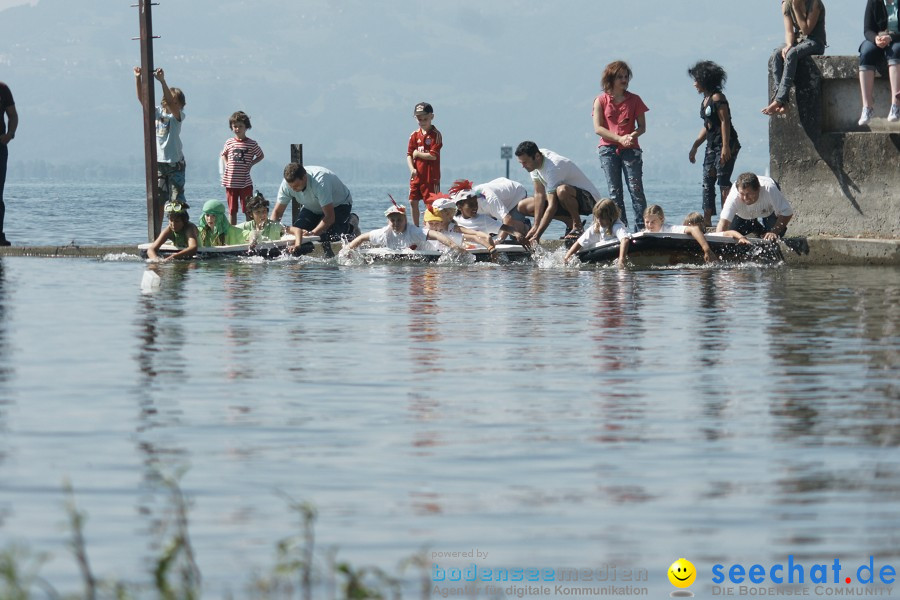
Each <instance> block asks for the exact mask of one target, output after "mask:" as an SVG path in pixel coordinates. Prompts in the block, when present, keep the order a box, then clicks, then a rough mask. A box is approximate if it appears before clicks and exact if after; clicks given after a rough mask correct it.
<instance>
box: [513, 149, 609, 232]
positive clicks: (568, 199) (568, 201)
mask: <svg viewBox="0 0 900 600" xmlns="http://www.w3.org/2000/svg"><path fill="white" fill-rule="evenodd" d="M516 158H517V159H519V164H520V165H522V168H523V169H525V170H526V171H528V172H529V173H531V180H532V182H533V183H534V198H526V199H525V200H522V201H521V202H520V203H519V211H520V212H521V213H522V214H524V215H528V216H530V217H534V225H533V226H532V227H531V229H530V230H529V231H528V233H527V234H526V235H525V238H526V239H527V240H528V241H529V242H540V241H541V235H543V233H544V231H546V230H547V227H549V226H550V221H552V220H553V219H557V220H559V221H562V222H563V223H565V225H566V227H567V228H568V230H567V231H566V235H565V239H572V240H575V239H578V237H579V236H581V234H582V233H583V230H584V228H583V227H582V223H581V215H590V214H592V211H593V210H594V204H596V203H597V200H598V199H599V198H600V192H599V191H597V188H596V187H595V186H594V184H593V183H591V180H590V179H588V178H587V176H586V175H585V174H584V173H583V172H582V171H581V169H579V168H578V167H577V166H576V165H575V163H573V162H572V161H571V160H569V159H568V158H566V157H565V156H560V155H559V154H557V153H556V152H553V151H552V150H546V149H544V148H538V146H537V144H535V143H534V142H522V143H521V144H519V146H518V147H517V148H516Z"/></svg>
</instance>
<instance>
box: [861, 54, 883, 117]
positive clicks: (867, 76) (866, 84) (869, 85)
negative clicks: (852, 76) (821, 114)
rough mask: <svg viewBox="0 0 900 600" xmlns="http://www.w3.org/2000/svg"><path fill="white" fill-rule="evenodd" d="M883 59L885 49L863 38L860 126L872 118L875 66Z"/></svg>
mask: <svg viewBox="0 0 900 600" xmlns="http://www.w3.org/2000/svg"><path fill="white" fill-rule="evenodd" d="M883 59H884V51H883V50H882V49H881V48H879V47H878V46H876V45H875V44H873V43H872V42H870V41H869V40H863V43H862V44H860V45H859V92H860V96H861V97H862V114H861V115H860V117H859V125H860V126H862V125H866V124H867V123H868V122H869V121H870V120H871V119H872V114H873V112H874V106H875V99H874V89H875V67H876V66H877V65H878V63H879V62H880V61H882V60H883Z"/></svg>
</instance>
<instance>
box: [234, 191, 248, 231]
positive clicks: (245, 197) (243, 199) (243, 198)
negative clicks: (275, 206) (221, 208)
mask: <svg viewBox="0 0 900 600" xmlns="http://www.w3.org/2000/svg"><path fill="white" fill-rule="evenodd" d="M252 195H253V186H252V185H248V186H247V187H245V188H243V189H242V190H241V214H242V215H244V220H245V221H247V220H250V219H252V217H251V216H250V215H248V214H247V200H249V199H250V196H252ZM232 225H234V223H232Z"/></svg>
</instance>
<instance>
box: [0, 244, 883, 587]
mask: <svg viewBox="0 0 900 600" xmlns="http://www.w3.org/2000/svg"><path fill="white" fill-rule="evenodd" d="M558 259H559V257H558V256H555V257H549V258H547V259H545V260H543V261H542V262H541V264H540V265H538V266H535V265H509V266H505V267H502V266H494V265H453V264H449V265H444V264H439V265H430V266H426V265H371V266H367V265H350V266H346V265H337V264H335V263H333V262H322V261H318V260H314V259H309V258H304V259H298V260H295V259H290V260H286V261H274V262H269V263H262V262H243V263H237V262H224V261H223V262H218V263H215V262H211V263H199V262H198V263H192V264H179V265H162V266H160V267H159V268H158V273H159V275H160V277H161V287H160V288H159V290H158V291H156V292H155V293H151V294H142V292H141V289H140V282H141V278H142V275H143V273H144V271H145V270H146V268H147V267H146V265H144V264H143V263H142V262H139V261H137V260H128V259H125V258H123V257H108V259H107V260H103V261H100V260H97V261H94V260H81V259H72V260H61V259H56V260H53V259H28V258H17V259H13V258H8V259H3V260H2V262H0V549H2V548H5V547H8V546H9V545H10V544H12V543H18V544H20V545H25V546H27V547H28V548H30V549H31V550H32V551H33V552H40V551H47V552H50V553H52V558H51V559H50V560H49V561H48V562H47V563H46V564H45V565H44V567H43V568H42V570H41V573H42V574H43V575H44V576H45V577H46V578H47V579H48V580H50V581H51V582H53V583H54V585H56V586H57V587H59V588H60V589H63V590H75V589H77V588H78V585H79V583H78V582H79V579H78V574H77V568H76V566H75V562H74V560H73V559H72V558H71V556H70V555H69V553H68V552H67V550H66V543H67V540H68V535H69V534H68V532H67V530H66V527H65V519H66V517H65V511H64V508H63V506H64V501H65V495H64V493H63V491H62V488H63V482H64V481H66V480H68V481H70V482H71V484H72V486H73V487H74V489H75V496H76V501H77V503H78V505H79V507H80V508H81V509H83V510H84V511H86V512H87V514H88V515H89V518H88V521H87V524H86V528H85V533H86V536H87V544H88V551H89V553H90V558H91V562H92V566H93V568H94V571H95V572H96V573H97V574H98V575H100V576H102V577H108V578H113V577H115V578H119V579H122V580H126V581H135V582H146V581H147V580H148V579H149V574H148V569H149V568H150V564H149V562H148V561H149V559H150V558H151V557H153V556H156V555H157V554H158V552H159V545H160V543H161V542H162V535H161V534H160V532H159V529H160V524H161V523H164V522H165V521H166V520H167V518H168V506H169V505H168V502H167V497H166V494H165V491H164V490H163V489H162V487H161V485H160V484H159V481H158V474H160V473H161V474H163V475H168V476H172V475H175V474H177V473H179V472H184V474H183V476H182V478H181V488H182V490H183V491H184V493H185V494H186V496H187V497H188V498H189V499H190V502H191V506H190V515H189V516H190V532H191V539H192V542H193V546H194V550H195V552H196V555H197V560H198V563H199V566H200V569H201V571H202V573H203V577H204V590H205V592H206V593H205V597H210V598H218V597H223V596H224V595H226V594H227V593H232V594H234V595H235V596H236V597H247V596H249V594H248V592H247V590H246V586H247V584H248V583H249V581H250V579H251V578H252V576H253V574H254V573H255V572H257V573H267V572H268V571H269V570H270V569H271V567H272V566H273V565H274V562H275V546H276V543H277V542H278V541H279V540H281V539H282V538H284V537H286V536H289V535H294V534H297V533H299V531H300V527H299V517H298V516H297V514H296V513H294V512H292V511H291V510H290V508H289V506H288V502H287V501H286V500H285V497H284V496H285V495H286V496H289V497H290V498H293V499H294V500H297V501H308V502H311V503H313V504H314V505H315V506H316V507H317V509H318V521H317V523H316V543H317V548H318V549H319V552H317V570H318V572H319V573H324V572H327V568H326V562H327V555H328V552H329V551H335V552H337V558H338V560H347V561H349V562H350V563H352V564H353V565H354V566H355V567H361V566H368V565H374V566H379V567H381V568H383V569H386V570H388V571H389V572H391V573H395V574H399V573H400V571H399V569H398V566H397V565H398V563H399V562H400V561H401V560H403V559H404V558H407V557H409V556H410V555H413V554H415V553H417V552H420V551H421V550H422V549H423V548H427V551H428V552H431V551H469V550H471V549H478V550H479V551H482V552H487V553H488V557H487V558H481V559H477V558H476V559H471V560H459V561H456V562H455V563H454V561H448V560H437V559H436V561H435V562H438V563H440V564H441V565H448V566H449V565H450V564H457V565H459V564H462V565H463V566H467V565H468V564H470V563H471V562H476V563H477V564H478V565H479V568H497V567H508V568H523V567H538V568H582V567H585V568H587V567H590V568H597V567H601V566H604V565H617V566H618V567H620V568H625V567H629V568H635V569H638V568H643V569H647V571H648V573H649V581H648V582H646V583H644V584H643V585H645V586H646V587H648V588H649V590H650V595H652V596H654V597H665V596H666V595H667V594H668V593H669V591H671V590H672V589H673V588H672V587H671V585H670V584H669V583H668V580H667V578H666V575H665V572H666V569H667V568H668V566H669V565H670V564H671V563H672V561H674V560H675V559H676V558H678V557H680V556H685V557H687V558H689V559H690V560H692V561H693V562H694V564H695V565H696V566H697V568H698V570H699V576H698V580H697V583H696V584H694V586H693V589H694V591H695V592H697V593H698V595H706V596H708V595H709V593H710V591H711V569H712V567H713V565H714V564H717V563H721V564H725V565H730V564H732V563H742V564H744V565H747V566H749V565H752V564H754V563H761V564H764V565H771V564H774V563H778V562H786V560H787V556H788V555H789V554H792V555H794V556H795V557H796V558H797V560H803V561H807V563H808V564H811V563H814V562H823V563H827V564H831V562H833V560H834V559H835V558H840V559H841V561H842V562H845V561H846V564H851V565H859V564H862V563H864V562H867V560H868V557H869V556H875V560H876V565H880V564H893V565H895V566H900V552H898V548H900V544H898V534H897V531H898V530H900V529H898V528H900V516H898V511H897V502H898V500H900V453H898V445H900V382H898V377H897V369H898V367H900V308H898V307H900V272H898V270H897V269H895V268H827V269H826V268H810V269H791V268H786V267H778V268H755V267H752V268H731V269H718V268H711V269H705V268H695V269H671V270H660V271H638V272H618V271H616V270H614V269H612V270H610V269H584V270H577V269H565V268H562V267H560V266H558ZM427 556H428V558H429V559H430V554H428V555H427ZM428 564H429V565H430V564H431V561H430V560H429V561H428ZM403 577H404V580H405V581H406V582H407V586H408V587H409V588H410V589H409V590H408V591H407V594H406V595H405V596H404V597H413V596H414V594H413V593H412V591H411V590H412V589H414V586H415V583H416V578H417V577H418V574H417V573H415V572H414V571H406V572H404V575H403ZM896 593H897V589H895V590H894V594H896ZM323 594H324V592H323ZM316 597H325V596H323V595H321V594H319V593H317V595H316ZM415 597H418V596H417V595H415Z"/></svg>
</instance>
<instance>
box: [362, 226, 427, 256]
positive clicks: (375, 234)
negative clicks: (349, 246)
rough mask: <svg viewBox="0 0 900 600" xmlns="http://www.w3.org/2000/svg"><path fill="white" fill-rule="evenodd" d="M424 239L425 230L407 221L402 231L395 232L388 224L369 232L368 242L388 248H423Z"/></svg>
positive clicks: (425, 239)
mask: <svg viewBox="0 0 900 600" xmlns="http://www.w3.org/2000/svg"><path fill="white" fill-rule="evenodd" d="M426 241H427V238H426V237H425V232H424V231H422V230H421V229H419V228H418V227H416V226H415V225H413V224H412V223H407V224H406V229H405V230H404V231H403V232H402V233H397V232H395V231H394V230H393V229H391V226H390V225H388V226H386V227H382V228H381V229H376V230H374V231H370V232H369V243H371V244H372V245H373V246H381V247H383V248H388V249H390V250H406V249H410V250H424V249H425V242H426Z"/></svg>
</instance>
